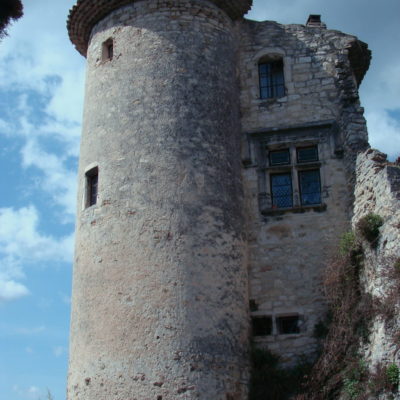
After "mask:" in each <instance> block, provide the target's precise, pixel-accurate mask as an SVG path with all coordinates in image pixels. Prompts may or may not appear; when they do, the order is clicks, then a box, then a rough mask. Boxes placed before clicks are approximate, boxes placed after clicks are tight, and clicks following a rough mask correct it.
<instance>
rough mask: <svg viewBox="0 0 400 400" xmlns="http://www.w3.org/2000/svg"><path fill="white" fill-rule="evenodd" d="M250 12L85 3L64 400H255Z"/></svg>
mask: <svg viewBox="0 0 400 400" xmlns="http://www.w3.org/2000/svg"><path fill="white" fill-rule="evenodd" d="M250 3H251V0H212V1H208V0H168V1H167V0H141V1H132V0H79V1H78V3H77V5H75V7H74V8H73V9H72V10H71V13H70V16H69V20H68V30H69V34H70V38H71V40H72V42H73V43H74V44H75V46H76V48H77V50H78V51H79V52H80V53H81V54H83V55H84V56H86V57H87V79H86V97H85V109H84V119H83V134H82V141H81V153H80V166H79V189H78V215H77V226H76V254H75V265H74V280H73V298H72V318H71V342H70V365H69V377H68V400H78V399H79V400H112V399H115V400H117V399H118V400H135V399H136V400H148V399H151V400H176V399H185V400H187V399H202V400H210V399H212V400H245V399H246V398H247V377H248V370H247V365H248V362H247V350H248V312H247V308H248V299H247V285H248V283H247V270H246V260H245V253H246V250H245V242H244V238H243V215H242V189H241V170H240V120H239V96H238V84H237V79H236V55H237V54H236V53H237V49H236V40H235V33H234V29H233V25H234V23H233V21H234V20H235V19H237V18H240V17H242V15H243V14H244V13H245V12H246V11H247V10H248V9H249V7H250Z"/></svg>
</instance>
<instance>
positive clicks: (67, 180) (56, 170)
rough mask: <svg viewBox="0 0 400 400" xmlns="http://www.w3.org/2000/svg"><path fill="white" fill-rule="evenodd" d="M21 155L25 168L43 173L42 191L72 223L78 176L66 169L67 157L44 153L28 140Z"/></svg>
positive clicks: (41, 179)
mask: <svg viewBox="0 0 400 400" xmlns="http://www.w3.org/2000/svg"><path fill="white" fill-rule="evenodd" d="M21 154H22V162H23V166H24V167H25V168H27V167H36V168H38V169H39V170H40V171H41V173H42V175H41V178H40V180H39V182H40V185H41V189H43V190H45V191H46V192H47V193H49V194H50V196H51V197H52V199H53V200H54V202H55V203H56V204H58V205H61V206H62V207H63V208H64V210H65V211H66V212H67V213H68V214H69V216H70V218H69V219H67V220H66V222H70V221H71V220H72V219H73V216H74V215H75V203H76V174H75V171H71V170H69V169H67V168H66V167H65V165H64V160H65V156H63V155H60V156H58V155H56V154H54V153H53V154H52V153H48V152H46V151H44V150H43V149H42V148H40V146H39V144H38V143H37V141H36V140H34V139H28V140H27V142H26V144H25V146H24V147H23V149H22V151H21Z"/></svg>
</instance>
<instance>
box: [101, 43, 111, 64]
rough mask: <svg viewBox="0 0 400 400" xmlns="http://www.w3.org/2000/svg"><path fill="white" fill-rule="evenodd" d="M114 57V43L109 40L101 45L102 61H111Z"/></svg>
mask: <svg viewBox="0 0 400 400" xmlns="http://www.w3.org/2000/svg"><path fill="white" fill-rule="evenodd" d="M113 56H114V41H113V40H112V39H111V38H110V39H108V40H106V41H105V42H104V43H103V46H102V54H101V59H102V61H111V60H112V59H113Z"/></svg>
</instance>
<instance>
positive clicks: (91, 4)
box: [67, 0, 253, 56]
mask: <svg viewBox="0 0 400 400" xmlns="http://www.w3.org/2000/svg"><path fill="white" fill-rule="evenodd" d="M135 1H136V0H78V2H77V4H76V5H75V6H74V7H73V8H72V9H71V11H70V13H69V16H68V21H67V28H68V33H69V37H70V39H71V42H72V43H73V44H74V45H75V47H76V49H77V50H78V51H79V53H81V54H82V55H83V56H86V51H87V47H88V43H89V39H90V33H91V31H92V28H93V26H94V25H95V24H96V23H97V22H99V21H100V20H101V19H102V18H104V17H105V16H106V15H108V14H109V13H110V12H111V11H113V10H115V9H116V8H119V7H122V6H125V5H127V4H132V3H134V2H135ZM142 1H145V0H142ZM202 1H204V0H202ZM210 1H211V2H212V3H214V4H215V5H217V6H218V7H219V8H221V9H222V10H224V11H225V12H226V13H227V14H228V15H229V16H230V17H231V18H232V19H237V18H240V17H242V16H243V15H244V14H245V13H246V12H247V11H249V9H250V7H251V5H252V2H253V1H252V0H210Z"/></svg>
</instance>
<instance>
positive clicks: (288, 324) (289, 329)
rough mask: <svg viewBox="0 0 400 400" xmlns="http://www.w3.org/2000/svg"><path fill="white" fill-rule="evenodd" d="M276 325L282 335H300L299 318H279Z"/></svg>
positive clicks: (292, 316) (296, 316)
mask: <svg viewBox="0 0 400 400" xmlns="http://www.w3.org/2000/svg"><path fill="white" fill-rule="evenodd" d="M276 325H277V328H278V333H279V334H281V335H288V334H295V333H300V326H299V316H298V315H291V316H288V317H277V318H276Z"/></svg>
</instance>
